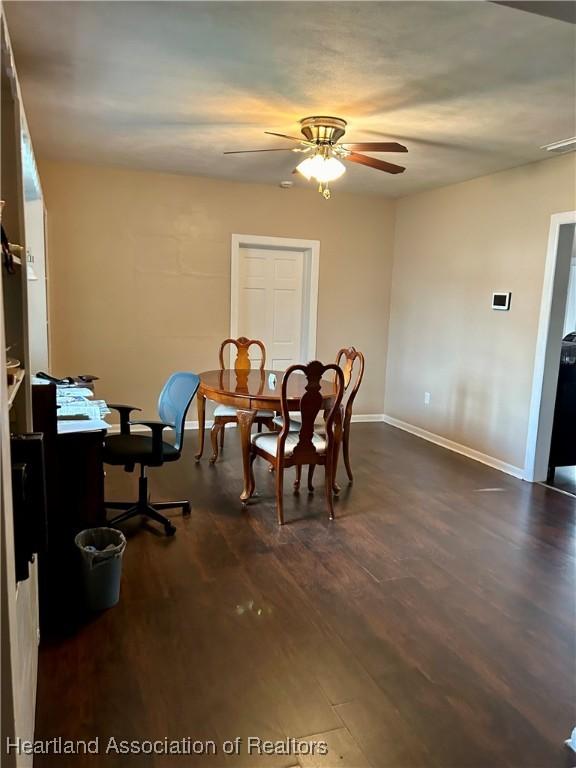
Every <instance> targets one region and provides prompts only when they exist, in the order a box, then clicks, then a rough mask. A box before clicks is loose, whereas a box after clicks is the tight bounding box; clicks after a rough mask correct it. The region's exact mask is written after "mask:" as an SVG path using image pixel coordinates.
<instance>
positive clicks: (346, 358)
mask: <svg viewBox="0 0 576 768" xmlns="http://www.w3.org/2000/svg"><path fill="white" fill-rule="evenodd" d="M336 365H339V366H340V367H341V368H342V373H343V374H344V394H343V396H342V404H341V406H340V408H341V414H342V430H341V437H340V440H337V441H336V445H335V448H334V469H335V470H336V466H337V464H338V454H339V452H340V441H341V442H342V454H343V458H344V466H345V467H346V474H347V475H348V481H349V482H350V483H351V484H352V483H353V482H354V475H353V474H352V467H351V465H350V424H351V422H352V411H353V407H354V400H355V399H356V395H357V394H358V390H359V389H360V384H361V383H362V378H363V377H364V355H363V354H362V352H358V350H357V349H355V347H342V349H341V350H339V352H338V354H337V355H336ZM295 427H296V425H295V423H294V421H293V420H292V422H291V427H290V428H291V429H294V428H295ZM317 432H318V433H319V434H322V432H323V427H320V428H318V429H317ZM313 478H314V466H311V467H310V468H309V469H308V490H309V491H310V492H311V493H312V492H313V491H314V486H313ZM339 492H340V488H339V487H338V484H337V483H336V478H334V493H339Z"/></svg>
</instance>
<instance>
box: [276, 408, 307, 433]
mask: <svg viewBox="0 0 576 768" xmlns="http://www.w3.org/2000/svg"><path fill="white" fill-rule="evenodd" d="M298 416H300V412H299V411H294V414H292V412H291V413H290V424H289V427H288V429H289V430H290V432H300V427H301V426H302V422H301V421H300V420H299V418H298ZM274 424H276V426H277V427H283V426H284V419H283V418H282V416H275V417H274Z"/></svg>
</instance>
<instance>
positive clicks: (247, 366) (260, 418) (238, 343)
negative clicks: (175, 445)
mask: <svg viewBox="0 0 576 768" xmlns="http://www.w3.org/2000/svg"><path fill="white" fill-rule="evenodd" d="M229 346H235V347H236V360H235V362H234V369H235V370H236V371H238V372H244V373H249V372H250V371H251V370H252V361H251V360H250V347H252V346H254V347H258V348H259V349H260V352H261V359H260V371H263V370H264V368H265V367H266V347H265V346H264V344H263V343H262V342H261V341H260V340H259V339H247V338H246V337H245V336H240V337H239V338H237V339H224V341H223V342H222V344H221V345H220V355H219V359H220V370H225V368H226V367H227V366H226V364H225V361H224V353H225V350H226V348H227V347H229ZM273 419H274V411H258V412H257V413H256V417H255V419H254V421H255V423H256V424H257V425H258V431H259V432H261V431H262V424H265V425H266V426H267V427H268V429H270V430H275V429H277V427H276V426H275V424H274V421H273ZM235 423H238V417H237V415H236V408H234V406H231V405H217V406H216V408H215V410H214V425H213V426H212V429H211V431H210V439H211V442H212V456H211V457H210V463H211V464H213V463H214V462H215V461H216V459H217V458H218V437H220V450H223V448H224V432H225V428H226V424H235Z"/></svg>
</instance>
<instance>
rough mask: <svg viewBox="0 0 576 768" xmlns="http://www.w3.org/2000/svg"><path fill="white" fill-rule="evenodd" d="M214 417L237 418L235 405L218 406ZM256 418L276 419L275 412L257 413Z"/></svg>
mask: <svg viewBox="0 0 576 768" xmlns="http://www.w3.org/2000/svg"><path fill="white" fill-rule="evenodd" d="M214 416H233V417H235V416H236V408H234V406H233V405H217V406H216V408H215V409H214ZM256 417H257V418H258V417H260V418H261V419H272V418H274V411H256Z"/></svg>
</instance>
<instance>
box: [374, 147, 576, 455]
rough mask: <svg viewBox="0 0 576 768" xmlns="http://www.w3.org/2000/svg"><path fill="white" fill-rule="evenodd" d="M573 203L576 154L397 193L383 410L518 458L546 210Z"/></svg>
mask: <svg viewBox="0 0 576 768" xmlns="http://www.w3.org/2000/svg"><path fill="white" fill-rule="evenodd" d="M575 208H576V199H575V165H574V155H566V156H563V157H557V158H553V159H551V160H546V161H544V162H541V163H534V164H531V165H526V166H523V167H520V168H516V169H513V170H510V171H504V172H502V173H498V174H493V175H491V176H486V177H483V178H479V179H475V180H473V181H469V182H465V183H463V184H457V185H453V186H449V187H444V188H442V189H437V190H433V191H431V192H425V193H422V194H418V195H413V196H410V197H407V198H404V199H402V200H400V201H399V202H398V205H397V210H396V226H395V246H394V270H393V279H392V299H391V314H390V334H389V348H388V362H387V378H386V397H385V412H386V413H387V414H388V415H389V416H393V417H395V418H397V419H400V420H402V421H405V422H408V423H409V424H412V425H415V426H418V427H421V428H423V429H426V430H428V431H430V432H433V433H435V434H438V435H441V436H443V437H446V438H448V439H450V440H453V441H455V442H457V443H461V444H464V445H466V446H468V447H471V448H474V449H476V450H478V451H481V452H483V453H486V454H488V455H489V456H492V457H495V458H498V459H500V460H502V461H505V462H508V463H510V464H513V465H514V466H517V467H523V465H524V450H525V443H526V433H527V425H528V411H529V403H530V393H531V384H532V372H533V364H534V353H535V345H536V334H537V326H538V315H539V308H540V296H541V291H542V280H543V274H544V262H545V256H546V246H547V237H548V229H549V225H550V215H551V214H552V213H558V212H560V211H566V210H574V209H575ZM493 291H512V305H511V310H510V311H509V312H497V311H493V310H491V308H490V305H491V298H492V292H493ZM425 391H428V392H430V393H431V402H430V405H429V406H427V407H426V406H425V405H424V392H425Z"/></svg>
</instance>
